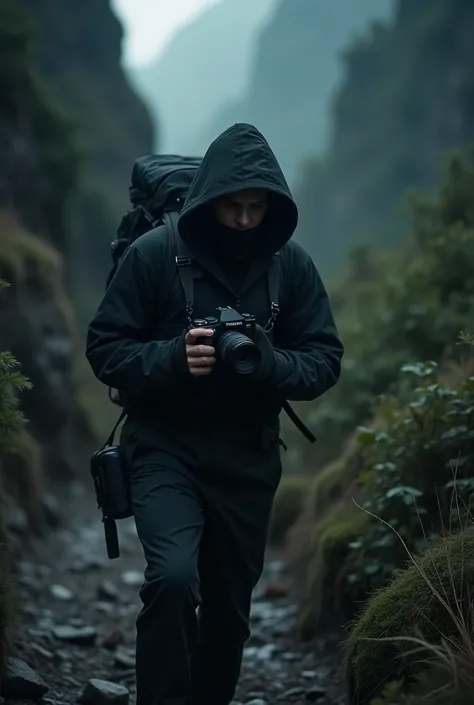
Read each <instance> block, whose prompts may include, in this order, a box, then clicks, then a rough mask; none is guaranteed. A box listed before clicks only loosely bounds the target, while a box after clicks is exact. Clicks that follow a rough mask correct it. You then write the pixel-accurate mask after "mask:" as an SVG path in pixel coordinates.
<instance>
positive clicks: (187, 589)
mask: <svg viewBox="0 0 474 705" xmlns="http://www.w3.org/2000/svg"><path fill="white" fill-rule="evenodd" d="M145 581H146V582H145V585H144V586H143V593H144V594H148V595H150V594H156V593H157V592H160V593H162V594H164V595H166V596H168V597H170V598H174V599H181V598H186V597H187V596H189V595H191V597H192V599H193V601H194V602H196V606H197V604H198V603H199V595H198V576H197V572H196V570H195V568H194V567H193V566H192V565H190V564H186V563H179V562H174V563H166V564H163V565H149V566H148V567H147V569H146V571H145Z"/></svg>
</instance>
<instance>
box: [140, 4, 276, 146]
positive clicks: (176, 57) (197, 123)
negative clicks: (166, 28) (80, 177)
mask: <svg viewBox="0 0 474 705" xmlns="http://www.w3.org/2000/svg"><path fill="white" fill-rule="evenodd" d="M275 4H276V0H258V1H257V2H255V0H221V2H219V3H218V4H217V5H215V6H213V7H211V8H209V9H207V10H206V11H204V12H203V13H202V14H201V15H199V16H198V18H197V19H196V20H195V21H193V22H191V23H190V24H188V25H187V26H185V27H184V28H183V29H182V30H181V31H180V32H178V34H177V35H176V37H175V38H174V39H173V40H172V41H171V43H170V45H169V47H168V48H167V49H166V50H165V52H164V53H163V54H162V56H161V57H160V59H159V60H158V61H157V63H155V64H154V65H152V66H150V67H147V68H145V69H143V68H139V69H132V70H130V72H129V75H130V79H131V80H132V82H133V83H134V84H135V86H136V90H137V91H139V92H140V94H141V95H142V96H143V99H144V100H145V101H146V102H147V104H148V105H149V106H150V109H151V110H152V112H153V114H154V115H155V116H156V119H157V122H158V124H159V125H160V149H161V151H165V152H166V151H176V152H183V153H192V152H202V151H203V150H202V149H200V147H201V146H202V145H199V143H198V142H197V141H196V139H195V137H194V136H195V135H196V134H199V133H201V132H202V131H203V130H204V127H205V126H206V125H208V124H209V122H210V121H211V119H212V116H213V114H214V113H215V111H216V110H217V109H219V108H220V107H221V106H222V105H224V104H225V103H226V102H227V101H231V100H235V99H236V98H237V97H238V96H240V95H242V93H243V91H244V90H245V88H246V85H247V82H248V77H249V74H250V70H251V65H252V57H253V47H254V45H255V40H256V37H257V33H258V31H259V29H260V28H261V27H262V24H264V23H265V21H266V19H267V18H268V17H269V15H270V14H271V11H272V9H273V7H274V6H275Z"/></svg>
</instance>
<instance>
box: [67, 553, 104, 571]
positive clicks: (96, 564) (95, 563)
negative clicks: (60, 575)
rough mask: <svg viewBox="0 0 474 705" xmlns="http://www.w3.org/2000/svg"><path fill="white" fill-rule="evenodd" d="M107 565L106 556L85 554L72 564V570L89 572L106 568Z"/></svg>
mask: <svg viewBox="0 0 474 705" xmlns="http://www.w3.org/2000/svg"><path fill="white" fill-rule="evenodd" d="M105 565H106V563H105V558H98V557H92V556H89V557H87V556H84V557H81V558H79V559H78V560H76V561H75V562H74V563H73V564H72V565H71V570H72V572H73V573H88V572H89V571H93V570H100V569H101V568H104V567H105Z"/></svg>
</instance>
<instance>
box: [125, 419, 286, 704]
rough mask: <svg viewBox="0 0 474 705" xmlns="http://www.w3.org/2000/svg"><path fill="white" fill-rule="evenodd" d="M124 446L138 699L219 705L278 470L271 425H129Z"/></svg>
mask: <svg viewBox="0 0 474 705" xmlns="http://www.w3.org/2000/svg"><path fill="white" fill-rule="evenodd" d="M211 438H212V439H211ZM122 443H123V447H124V449H125V455H126V457H127V461H128V463H129V467H130V472H131V492H132V503H133V510H134V515H135V521H136V526H137V532H138V536H139V538H140V541H141V543H142V545H143V549H144V553H145V558H146V562H147V567H146V571H145V582H144V584H143V586H142V589H141V591H140V597H141V599H142V602H143V608H142V610H141V612H140V614H139V616H138V619H137V648H136V675H137V705H228V703H230V702H231V700H232V698H233V696H234V692H235V688H236V685H237V681H238V678H239V673H240V668H241V662H242V652H243V646H244V643H245V641H246V640H247V639H248V637H249V635H250V632H249V613H250V604H251V594H252V590H253V588H254V587H255V585H256V583H257V582H258V580H259V578H260V575H261V573H262V568H263V559H264V552H265V544H266V537H267V528H268V522H269V518H270V512H271V508H272V503H273V497H274V494H275V491H276V489H277V486H278V483H279V480H280V476H281V463H280V452H279V446H278V437H277V434H276V433H273V434H263V436H262V434H257V433H256V434H254V435H253V437H249V436H245V435H244V436H242V437H234V438H233V439H231V438H229V437H225V436H222V435H221V434H219V435H217V434H216V436H215V437H211V435H210V432H209V431H208V432H207V433H206V434H203V433H202V432H198V431H186V432H178V431H176V430H175V429H172V428H168V429H165V428H163V426H161V427H160V429H159V430H157V429H156V428H152V427H151V426H148V427H145V426H143V425H138V424H136V423H131V424H129V426H128V427H126V428H125V429H124V431H123V434H122ZM198 606H199V618H198V617H197V615H196V608H197V607H198Z"/></svg>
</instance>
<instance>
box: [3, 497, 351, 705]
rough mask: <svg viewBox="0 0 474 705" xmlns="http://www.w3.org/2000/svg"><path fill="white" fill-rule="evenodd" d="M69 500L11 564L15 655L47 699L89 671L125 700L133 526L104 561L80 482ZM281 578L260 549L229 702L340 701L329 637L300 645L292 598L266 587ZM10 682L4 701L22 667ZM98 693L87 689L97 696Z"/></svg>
mask: <svg viewBox="0 0 474 705" xmlns="http://www.w3.org/2000/svg"><path fill="white" fill-rule="evenodd" d="M70 506H71V507H72V509H71V511H70V526H69V528H68V529H60V530H57V531H55V532H53V533H52V534H51V535H50V536H49V538H48V539H47V540H46V541H44V542H41V543H38V544H35V547H34V551H32V552H31V553H30V552H29V553H28V554H27V555H26V556H24V557H23V559H22V560H21V561H20V562H19V563H18V565H17V567H16V570H15V576H14V577H15V580H16V582H17V596H18V598H19V613H18V618H17V625H16V639H15V654H14V655H15V656H17V657H18V658H21V659H23V660H24V661H25V662H26V663H27V664H28V665H29V666H31V667H32V668H33V669H34V670H35V671H36V672H37V674H38V675H39V676H41V677H42V678H43V679H44V682H45V683H46V685H47V686H48V691H47V692H46V693H45V695H43V698H42V701H41V702H44V703H46V705H61V704H64V705H66V704H69V703H73V702H76V701H77V699H78V696H80V694H81V693H82V692H83V690H84V687H85V686H86V684H87V683H88V681H89V680H90V679H91V678H94V679H103V680H106V681H111V682H113V683H116V684H120V685H122V686H125V687H126V688H127V689H128V691H129V694H130V697H129V702H130V703H132V704H133V703H134V698H135V674H134V639H135V619H136V615H137V613H138V611H139V609H140V606H141V603H140V600H139V597H138V588H139V586H140V584H141V583H142V580H143V568H144V559H143V556H142V550H141V546H140V544H139V542H138V539H137V536H136V532H135V527H134V524H133V521H123V522H120V525H119V532H120V543H121V557H120V558H119V559H117V560H113V561H110V560H108V558H107V556H106V553H105V546H104V538H103V530H102V524H101V522H100V516H99V514H98V512H97V511H96V510H95V507H94V503H93V499H91V498H90V497H87V496H85V495H83V494H81V493H80V491H79V493H78V494H77V496H76V497H75V498H73V500H72V501H70ZM284 579H285V572H284V566H283V565H282V563H281V561H280V560H279V559H278V556H277V555H275V554H273V553H272V552H269V553H268V556H267V562H266V568H265V572H264V575H263V577H262V580H261V581H260V583H259V585H258V587H257V589H256V591H255V594H254V601H253V606H252V637H251V639H250V641H249V642H248V643H247V647H246V649H245V657H244V665H243V670H242V676H241V680H240V684H239V688H238V692H237V694H236V702H238V703H242V704H246V703H252V705H274V704H275V703H282V704H286V703H287V704H288V705H298V704H302V703H308V702H317V703H319V704H320V705H336V704H337V705H338V704H339V703H343V702H344V698H343V697H342V695H341V692H342V686H341V683H340V678H339V675H338V663H339V660H338V658H337V656H336V655H335V649H334V642H332V641H331V639H329V638H328V639H326V640H321V641H319V642H317V643H316V644H312V645H311V646H306V647H303V646H302V645H301V644H298V643H297V640H296V639H295V638H294V625H295V619H296V606H295V604H294V602H293V601H292V599H291V598H290V597H289V596H288V595H285V594H283V595H280V596H279V595H278V594H277V593H278V591H277V590H275V586H281V585H282V581H283V583H284ZM282 592H284V591H282ZM17 682H18V683H19V684H20V686H19V687H20V691H18V693H12V694H10V696H9V697H10V698H11V700H10V701H7V702H13V699H15V700H16V701H17V702H18V701H22V702H23V701H25V700H26V697H25V694H24V693H23V694H22V693H21V682H22V680H21V674H20V676H19V679H17ZM43 689H44V688H43ZM123 694H125V691H123ZM34 699H38V698H37V697H35V698H34ZM106 701H107V702H109V703H115V702H116V703H117V705H121V703H124V702H126V696H125V701H124V700H123V697H122V700H120V697H119V694H110V693H109V694H108V699H106ZM106 701H104V700H102V701H101V700H100V698H96V703H97V705H102V703H103V702H106ZM91 705H93V703H92V702H91Z"/></svg>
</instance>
